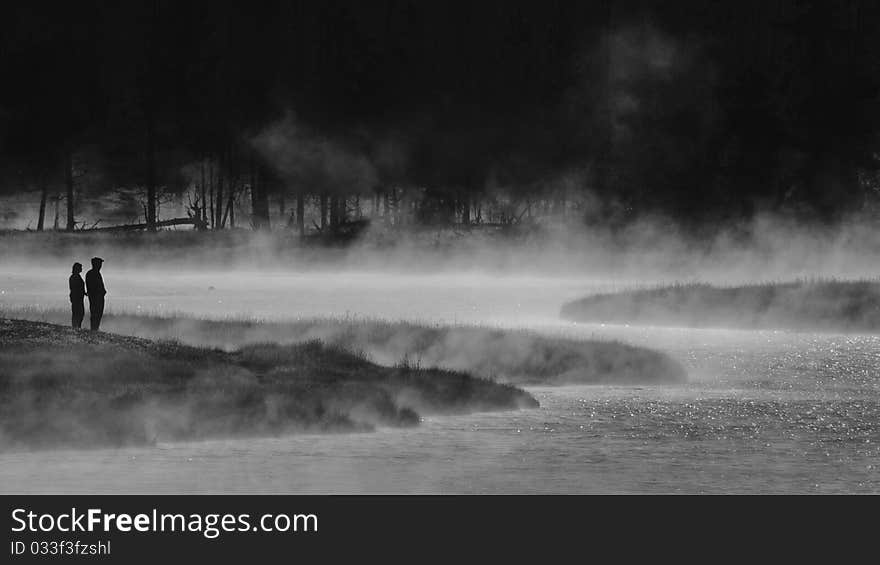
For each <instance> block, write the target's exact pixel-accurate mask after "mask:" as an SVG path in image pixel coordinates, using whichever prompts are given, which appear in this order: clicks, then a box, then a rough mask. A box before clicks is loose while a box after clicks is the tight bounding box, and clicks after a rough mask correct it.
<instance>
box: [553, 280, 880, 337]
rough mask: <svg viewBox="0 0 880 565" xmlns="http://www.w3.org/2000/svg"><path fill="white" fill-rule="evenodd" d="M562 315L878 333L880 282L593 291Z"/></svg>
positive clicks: (646, 322)
mask: <svg viewBox="0 0 880 565" xmlns="http://www.w3.org/2000/svg"><path fill="white" fill-rule="evenodd" d="M561 316H562V317H563V318H565V319H568V320H573V321H578V322H597V323H612V324H642V325H667V326H684V327H700V328H702V327H717V328H743V329H793V330H799V331H840V332H870V333H874V332H878V331H880V282H878V281H867V280H863V281H839V280H816V281H795V282H787V283H764V284H753V285H744V286H731V287H717V286H712V285H708V284H675V285H670V286H664V287H658V288H651V289H643V290H632V291H626V292H617V293H608V294H596V295H593V296H587V297H585V298H581V299H579V300H575V301H573V302H568V303H566V304H565V305H563V307H562V311H561Z"/></svg>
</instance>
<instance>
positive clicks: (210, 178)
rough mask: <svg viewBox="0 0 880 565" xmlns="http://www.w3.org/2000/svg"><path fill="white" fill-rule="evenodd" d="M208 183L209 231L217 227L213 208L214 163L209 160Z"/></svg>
mask: <svg viewBox="0 0 880 565" xmlns="http://www.w3.org/2000/svg"><path fill="white" fill-rule="evenodd" d="M208 183H209V184H210V186H211V202H210V203H209V204H210V209H211V229H214V228H215V226H216V225H217V224H216V219H217V214H216V212H215V208H214V200H215V198H214V162H213V161H210V160H209V161H208ZM206 213H207V212H206Z"/></svg>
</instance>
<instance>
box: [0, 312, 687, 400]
mask: <svg viewBox="0 0 880 565" xmlns="http://www.w3.org/2000/svg"><path fill="white" fill-rule="evenodd" d="M7 315H8V316H10V317H16V318H25V319H30V320H36V321H44V322H51V323H56V324H64V323H65V322H66V320H67V319H68V318H69V313H68V312H67V311H61V310H55V309H39V308H33V309H21V310H16V311H11V312H9V313H8V314H7ZM102 324H103V325H102V327H103V328H106V329H107V330H108V331H111V332H114V333H118V334H124V335H134V336H139V337H142V338H147V339H162V340H169V339H170V340H177V341H180V342H181V343H186V344H189V345H193V346H198V347H214V348H221V349H224V350H234V349H236V348H239V347H243V346H247V345H250V344H256V343H266V342H272V343H281V344H295V343H303V342H308V341H311V340H320V341H321V342H323V343H327V344H330V345H332V346H334V347H337V348H340V349H345V350H348V351H353V352H356V353H358V354H363V355H366V356H368V357H369V358H370V359H371V360H372V361H374V362H376V363H379V364H381V365H386V366H393V365H405V366H412V367H440V368H443V369H447V370H454V371H463V372H466V373H469V374H472V375H475V376H477V377H482V378H486V379H491V380H494V381H498V382H504V383H509V384H514V385H536V384H541V385H567V384H620V385H626V384H670V383H682V382H684V381H686V380H687V374H686V371H685V369H684V368H683V367H682V366H681V364H679V363H678V362H677V361H675V360H674V359H672V358H671V357H670V356H668V355H666V354H665V353H662V352H659V351H654V350H651V349H648V348H644V347H637V346H632V345H629V344H626V343H621V342H619V341H611V340H572V339H564V338H551V337H546V336H542V335H539V334H537V333H534V332H530V331H525V330H499V329H494V328H486V327H479V326H467V325H461V326H454V325H453V326H450V325H440V324H434V325H420V324H414V323H410V322H390V321H384V320H378V319H369V318H358V319H345V318H342V319H334V318H313V319H302V320H290V321H280V322H275V321H262V320H253V319H223V320H213V319H205V318H197V317H192V316H183V315H181V316H149V315H133V314H124V313H112V314H108V315H106V316H105V318H104V321H103V322H102Z"/></svg>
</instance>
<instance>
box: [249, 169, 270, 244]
mask: <svg viewBox="0 0 880 565" xmlns="http://www.w3.org/2000/svg"><path fill="white" fill-rule="evenodd" d="M251 209H252V212H253V219H252V222H253V225H254V229H257V230H261V229H269V227H270V224H269V194H268V191H267V190H266V187H265V185H264V183H263V182H262V179H261V178H260V171H259V168H258V167H257V166H256V165H255V164H254V163H253V160H252V161H251Z"/></svg>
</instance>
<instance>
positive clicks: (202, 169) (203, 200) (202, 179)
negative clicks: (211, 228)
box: [200, 159, 208, 225]
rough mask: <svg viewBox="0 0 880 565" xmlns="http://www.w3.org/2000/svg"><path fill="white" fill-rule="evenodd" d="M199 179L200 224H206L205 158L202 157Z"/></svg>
mask: <svg viewBox="0 0 880 565" xmlns="http://www.w3.org/2000/svg"><path fill="white" fill-rule="evenodd" d="M201 181H202V182H201V184H200V191H201V196H202V202H201V206H202V210H201V220H202V225H207V223H208V210H207V206H208V200H207V198H206V197H207V193H206V191H205V160H204V159H202V163H201Z"/></svg>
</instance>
